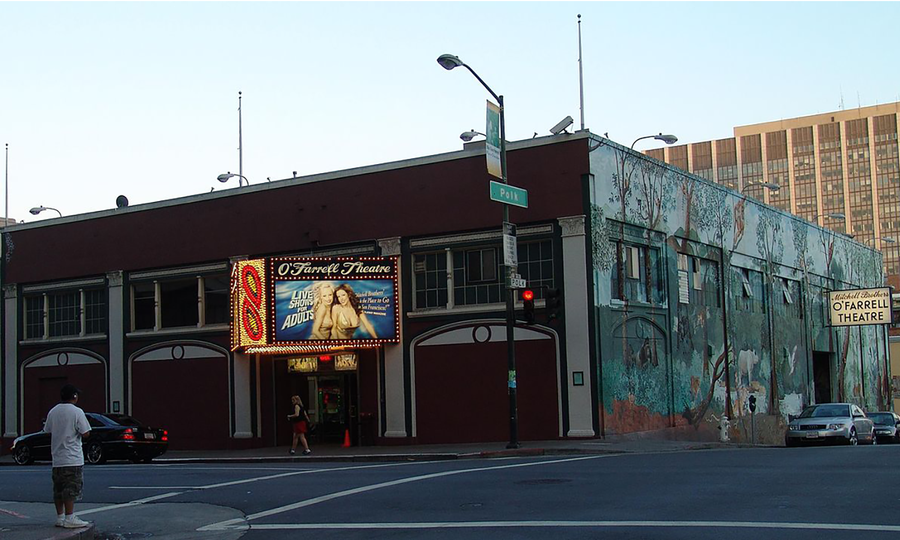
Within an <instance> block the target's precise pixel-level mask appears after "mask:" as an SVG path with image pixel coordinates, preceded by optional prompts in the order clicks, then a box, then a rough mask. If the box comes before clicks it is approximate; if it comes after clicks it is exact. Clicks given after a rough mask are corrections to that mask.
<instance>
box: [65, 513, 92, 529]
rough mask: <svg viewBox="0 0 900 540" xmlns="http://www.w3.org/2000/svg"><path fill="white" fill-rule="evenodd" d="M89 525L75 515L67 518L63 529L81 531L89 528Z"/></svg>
mask: <svg viewBox="0 0 900 540" xmlns="http://www.w3.org/2000/svg"><path fill="white" fill-rule="evenodd" d="M88 525H90V523H89V522H87V521H84V520H83V519H81V518H80V517H78V516H76V515H74V514H73V515H71V516H69V517H67V518H66V519H65V520H64V521H63V527H65V528H66V529H80V528H82V527H87V526H88Z"/></svg>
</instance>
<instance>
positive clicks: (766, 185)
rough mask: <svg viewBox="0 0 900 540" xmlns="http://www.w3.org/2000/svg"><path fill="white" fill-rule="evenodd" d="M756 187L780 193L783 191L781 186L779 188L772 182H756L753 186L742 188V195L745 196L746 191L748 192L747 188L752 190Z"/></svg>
mask: <svg viewBox="0 0 900 540" xmlns="http://www.w3.org/2000/svg"><path fill="white" fill-rule="evenodd" d="M756 186H760V187H764V188H766V189H768V190H769V191H778V190H780V189H781V186H779V185H778V184H774V183H772V182H754V183H752V184H747V185H746V186H744V187H742V188H741V195H743V194H744V190H746V189H747V188H752V187H756Z"/></svg>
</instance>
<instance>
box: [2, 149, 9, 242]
mask: <svg viewBox="0 0 900 540" xmlns="http://www.w3.org/2000/svg"><path fill="white" fill-rule="evenodd" d="M3 189H4V194H3V201H4V202H3V204H4V205H5V206H4V208H3V226H4V227H6V224H7V223H9V221H8V220H9V143H6V184H5V185H4V188H3Z"/></svg>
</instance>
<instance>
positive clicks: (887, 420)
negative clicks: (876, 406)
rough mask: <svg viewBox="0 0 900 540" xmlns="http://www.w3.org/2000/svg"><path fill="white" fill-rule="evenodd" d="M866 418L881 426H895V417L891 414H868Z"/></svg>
mask: <svg viewBox="0 0 900 540" xmlns="http://www.w3.org/2000/svg"><path fill="white" fill-rule="evenodd" d="M866 416H868V417H869V418H871V419H872V421H873V422H875V423H876V424H878V425H879V426H892V425H894V415H893V414H890V413H867V414H866Z"/></svg>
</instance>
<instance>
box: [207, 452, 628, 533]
mask: <svg viewBox="0 0 900 540" xmlns="http://www.w3.org/2000/svg"><path fill="white" fill-rule="evenodd" d="M610 455H612V454H604V455H599V456H596V455H592V456H580V457H574V458H564V459H554V460H547V461H529V462H526V463H512V464H509V465H496V466H493V467H477V468H473V469H456V470H452V471H443V472H437V473H430V474H423V475H419V476H410V477H407V478H400V479H399V480H390V481H387V482H380V483H378V484H370V485H368V486H360V487H357V488H352V489H347V490H344V491H338V492H335V493H330V494H328V495H322V496H320V497H314V498H312V499H307V500H305V501H299V502H296V503H292V504H288V505H285V506H280V507H278V508H272V509H270V510H264V511H262V512H257V513H256V514H251V515H249V516H246V517H244V518H238V519H229V520H226V521H220V522H219V523H212V524H210V525H206V526H204V527H200V528H199V529H197V530H198V531H216V530H229V529H233V528H235V526H237V528H246V527H247V523H248V522H250V521H253V520H254V519H259V518H263V517H268V516H271V515H274V514H280V513H282V512H289V511H291V510H296V509H298V508H304V507H307V506H313V505H316V504H319V503H323V502H327V501H331V500H334V499H339V498H341V497H349V496H350V495H356V494H359V493H365V492H367V491H374V490H377V489H383V488H386V487H392V486H399V485H402V484H408V483H411V482H420V481H422V480H431V479H433V478H441V477H445V476H455V475H458V474H467V473H472V472H483V471H496V470H500V469H515V468H520V467H535V466H538V465H546V464H556V463H568V462H573V461H584V460H588V459H602V458H606V457H609V456H610Z"/></svg>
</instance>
